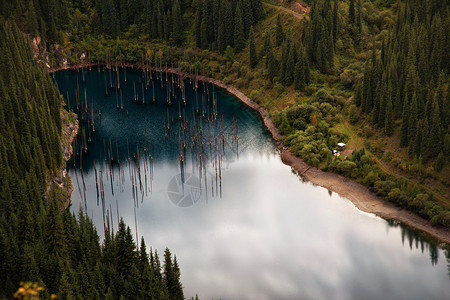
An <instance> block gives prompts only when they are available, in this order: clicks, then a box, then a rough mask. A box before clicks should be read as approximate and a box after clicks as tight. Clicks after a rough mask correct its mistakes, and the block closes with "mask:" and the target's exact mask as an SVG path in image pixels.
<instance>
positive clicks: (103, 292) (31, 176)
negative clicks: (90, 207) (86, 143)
mask: <svg viewBox="0 0 450 300" xmlns="http://www.w3.org/2000/svg"><path fill="white" fill-rule="evenodd" d="M0 51H1V52H2V53H3V55H2V56H1V58H0V66H1V68H0V70H1V71H0V99H1V101H0V182H1V184H0V298H11V297H12V295H13V293H14V292H15V291H16V290H17V288H18V286H19V282H21V281H30V282H36V283H38V285H39V286H41V287H44V290H43V291H42V292H41V293H40V296H41V298H43V299H48V298H50V294H56V295H57V296H58V298H60V299H98V298H102V299H103V298H106V299H120V298H121V297H123V298H124V299H184V295H183V289H182V285H181V283H180V269H179V267H178V262H177V260H176V257H173V256H172V254H171V253H170V251H169V250H168V249H166V251H165V253H164V259H163V261H162V262H161V261H160V259H159V256H158V253H157V252H156V250H155V251H152V250H151V249H150V251H149V249H146V246H145V242H144V240H142V241H141V243H140V249H137V248H136V243H135V241H133V237H132V235H131V231H130V229H129V228H128V227H127V226H126V225H125V224H124V223H123V222H121V223H120V224H119V229H118V231H117V232H116V233H113V232H109V231H107V232H106V234H105V240H104V242H103V243H102V244H101V243H100V239H99V236H98V234H97V231H96V229H95V227H94V225H93V223H92V221H91V220H90V219H89V218H88V217H87V216H86V215H85V214H84V213H83V212H82V211H80V212H79V213H78V215H77V216H76V215H75V214H71V213H70V211H69V210H68V209H64V203H63V202H62V200H64V199H61V195H60V192H61V189H60V187H59V186H57V185H56V184H53V185H52V189H51V193H50V195H49V197H44V192H45V190H46V186H47V184H48V178H49V177H50V176H51V175H52V174H54V173H55V172H57V170H58V168H60V167H61V166H62V164H64V163H65V162H63V159H62V152H61V142H60V136H61V127H62V121H61V103H62V96H61V95H60V94H59V91H58V89H57V87H56V85H55V84H54V83H53V81H52V80H51V78H50V76H48V74H47V72H46V71H45V70H44V69H43V68H42V67H40V66H38V65H37V63H36V62H35V61H34V58H33V54H32V52H31V49H30V46H29V44H27V43H26V42H25V40H24V38H23V34H22V32H20V31H19V29H18V28H17V26H16V25H15V23H14V22H13V21H11V20H7V21H5V20H0Z"/></svg>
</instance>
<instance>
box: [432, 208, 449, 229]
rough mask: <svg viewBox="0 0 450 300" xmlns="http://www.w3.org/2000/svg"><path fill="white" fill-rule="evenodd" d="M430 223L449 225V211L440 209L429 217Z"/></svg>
mask: <svg viewBox="0 0 450 300" xmlns="http://www.w3.org/2000/svg"><path fill="white" fill-rule="evenodd" d="M431 224H432V225H433V226H434V225H441V226H444V227H450V211H448V210H444V211H441V212H440V213H439V214H438V215H436V216H434V217H433V218H431Z"/></svg>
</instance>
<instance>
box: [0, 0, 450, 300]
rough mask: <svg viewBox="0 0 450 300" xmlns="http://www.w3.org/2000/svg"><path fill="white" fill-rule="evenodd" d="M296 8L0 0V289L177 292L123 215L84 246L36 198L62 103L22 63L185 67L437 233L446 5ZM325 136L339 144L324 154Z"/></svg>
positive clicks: (299, 148)
mask: <svg viewBox="0 0 450 300" xmlns="http://www.w3.org/2000/svg"><path fill="white" fill-rule="evenodd" d="M287 2H289V1H287ZM302 3H303V4H304V5H305V6H307V7H308V8H310V11H308V12H303V13H301V14H298V15H294V14H292V13H291V12H289V11H286V10H283V9H282V8H285V7H289V6H287V4H286V5H284V6H283V5H280V4H279V3H278V2H276V1H264V2H263V1H261V0H224V1H219V0H193V1H190V0H83V1H82V0H63V1H57V0H16V1H1V2H0V12H1V13H0V23H1V33H0V34H1V38H0V49H1V50H2V53H3V55H2V56H1V57H0V64H1V68H0V70H1V74H0V75H1V76H0V95H1V96H0V97H1V102H0V133H1V134H0V178H1V179H0V181H1V183H2V184H1V185H0V189H1V192H0V198H1V199H0V218H1V219H0V222H1V224H0V227H1V230H0V257H3V258H7V259H2V261H1V265H0V277H1V278H0V295H3V296H5V297H10V295H12V293H14V291H16V290H17V287H18V284H19V282H20V281H33V282H39V284H40V285H42V286H43V287H45V290H44V291H43V292H41V294H45V297H50V294H53V293H54V294H57V295H58V297H60V295H64V296H61V297H60V298H80V297H81V291H83V296H85V295H89V297H88V298H108V299H109V298H111V297H112V298H120V297H121V296H123V297H124V298H125V299H127V298H129V299H137V298H147V297H150V298H155V299H159V298H161V299H182V298H183V291H182V286H181V283H180V280H179V277H180V270H179V267H178V263H177V261H176V257H174V256H172V254H171V253H170V251H169V250H168V249H167V250H166V251H165V253H164V259H163V262H162V263H161V262H160V260H159V257H158V254H157V252H156V251H153V250H151V249H150V251H149V249H146V248H145V242H144V241H142V242H140V245H141V247H140V249H136V241H133V238H132V236H131V234H130V230H129V228H128V227H127V226H126V224H123V223H121V224H120V229H119V231H118V232H117V233H113V232H111V233H110V234H108V235H106V236H105V241H104V242H103V243H100V239H99V236H98V234H97V233H96V230H95V228H94V226H93V224H92V222H91V221H90V220H89V218H88V217H87V216H86V215H84V213H83V212H79V213H78V215H74V214H71V213H70V212H69V211H68V210H62V203H61V201H59V200H60V197H59V191H58V188H57V187H54V188H53V189H52V193H51V195H50V197H47V198H46V197H44V196H43V195H44V192H45V190H46V183H47V182H46V179H47V178H48V177H49V176H50V175H51V174H53V173H55V172H56V171H57V170H58V168H60V167H61V166H62V165H63V164H64V161H63V159H62V153H61V147H60V144H61V140H60V138H61V126H62V120H61V114H60V111H61V103H62V101H63V99H62V96H61V95H59V92H58V90H57V88H56V87H55V85H54V84H53V82H52V81H51V79H50V78H49V76H48V75H47V74H46V71H44V70H43V69H42V67H40V66H39V65H38V64H36V62H35V60H40V61H44V62H46V63H48V64H49V65H50V67H53V68H57V67H58V66H59V65H60V63H61V56H62V57H65V58H67V60H68V63H69V64H73V65H76V64H80V63H81V64H86V63H93V64H95V63H100V62H105V61H106V60H107V59H109V60H113V61H116V62H120V63H123V62H127V63H133V64H135V65H139V64H140V63H141V61H142V60H143V59H144V57H146V58H148V59H149V60H150V61H155V59H156V58H158V59H160V60H162V61H163V62H164V63H165V65H166V66H167V65H169V66H170V65H172V66H173V65H174V64H175V65H178V66H180V67H181V68H183V70H185V71H189V70H191V69H192V67H193V66H194V67H195V68H197V70H198V71H199V73H201V74H202V75H205V76H209V77H214V78H217V79H221V80H222V81H224V82H225V83H227V84H232V85H234V86H236V87H237V88H239V89H240V90H242V91H243V92H244V93H245V94H247V95H249V97H250V98H251V99H252V100H253V101H255V102H256V103H259V104H260V105H261V106H263V107H264V108H265V109H266V110H267V111H269V112H270V114H271V118H272V120H273V121H274V123H275V124H276V126H277V127H278V129H279V132H280V133H281V134H282V136H283V143H284V144H285V145H287V146H289V147H290V149H291V151H292V152H293V153H294V154H295V155H298V156H300V157H302V158H303V159H304V160H305V161H306V162H307V163H308V164H310V165H312V166H315V167H317V168H320V169H322V170H324V171H331V172H336V173H339V174H342V175H344V176H346V177H349V178H352V179H353V180H355V181H357V182H359V183H361V184H363V185H364V186H366V187H367V188H369V189H370V190H371V191H372V192H374V193H376V194H377V195H379V196H381V197H383V198H384V199H386V201H389V202H391V203H394V204H395V205H397V206H399V207H402V208H406V209H408V210H410V211H412V212H414V213H416V214H418V215H419V216H421V217H423V218H424V219H426V220H429V221H430V222H431V224H433V225H435V226H443V227H450V203H449V201H448V199H449V195H450V194H449V192H450V191H449V187H450V177H449V176H450V175H449V174H450V167H449V164H448V158H447V153H449V152H450V126H449V125H450V93H449V92H448V87H449V79H450V76H449V59H450V58H449V55H450V49H449V47H450V46H449V45H450V41H449V36H448V32H450V15H449V12H450V5H449V1H446V0H445V1H442V0H426V1H420V0H406V1H394V0H384V1H382V0H348V1H331V0H317V1H312V0H311V1H302ZM24 33H25V34H24ZM24 37H25V39H24ZM33 37H40V38H41V39H42V42H41V44H39V45H38V48H39V49H38V50H39V54H38V56H37V57H33V53H32V52H31V50H30V47H29V46H28V45H27V42H29V41H30V40H31V39H32V38H33ZM54 45H59V47H55V46H54ZM82 54H87V58H86V59H81V57H82ZM338 142H345V143H347V145H348V149H349V151H344V154H343V155H341V156H340V157H335V156H333V155H332V152H331V151H332V150H333V149H335V147H336V144H337V143H338ZM347 154H348V155H347ZM31 245H33V246H31ZM85 293H89V294H85Z"/></svg>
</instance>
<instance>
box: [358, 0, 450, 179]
mask: <svg viewBox="0 0 450 300" xmlns="http://www.w3.org/2000/svg"><path fill="white" fill-rule="evenodd" d="M448 32H450V16H449V4H448V1H437V0H434V1H432V0H430V1H418V0H417V1H416V0H409V1H406V2H405V4H404V6H403V8H402V9H401V11H400V13H399V15H398V18H397V21H396V23H395V25H394V28H393V29H392V32H391V33H390V35H389V37H388V38H387V39H386V40H383V41H382V44H381V47H377V45H376V44H375V42H374V45H373V51H372V57H371V59H370V60H369V61H368V62H367V63H366V67H365V72H364V77H363V78H362V79H361V80H360V82H359V83H358V85H357V90H356V93H355V103H356V105H358V106H360V107H361V110H362V112H364V113H366V114H370V115H371V118H372V122H373V124H374V125H375V126H377V127H379V128H383V129H384V133H385V134H386V135H388V136H391V135H392V134H393V133H394V131H395V124H396V123H397V121H398V122H399V123H400V124H401V128H400V146H401V147H408V153H409V155H410V157H411V158H417V159H419V160H420V161H421V162H423V163H425V162H427V161H429V160H430V159H435V158H438V161H437V163H436V164H435V169H436V170H437V171H440V169H441V168H442V166H443V163H444V162H445V157H446V156H447V153H449V151H450V127H449V125H450V94H449V92H448V85H449V79H450V76H449V64H450V57H449V56H450V37H449V35H448ZM378 48H381V51H378Z"/></svg>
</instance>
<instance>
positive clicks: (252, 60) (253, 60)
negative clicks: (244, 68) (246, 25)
mask: <svg viewBox="0 0 450 300" xmlns="http://www.w3.org/2000/svg"><path fill="white" fill-rule="evenodd" d="M249 47H250V53H249V55H250V67H251V68H252V69H254V68H255V67H256V65H257V64H258V56H257V54H256V47H255V40H254V37H253V27H251V28H250V37H249Z"/></svg>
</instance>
